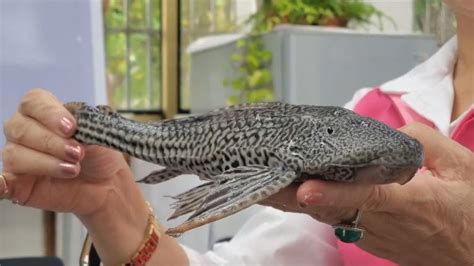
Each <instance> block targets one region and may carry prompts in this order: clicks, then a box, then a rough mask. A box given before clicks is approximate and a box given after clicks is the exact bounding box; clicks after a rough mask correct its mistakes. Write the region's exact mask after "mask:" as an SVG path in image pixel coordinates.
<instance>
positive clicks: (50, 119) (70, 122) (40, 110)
mask: <svg viewBox="0 0 474 266" xmlns="http://www.w3.org/2000/svg"><path fill="white" fill-rule="evenodd" d="M19 112H20V113H22V114H23V115H25V116H28V117H31V118H33V119H35V120H37V121H38V122H39V123H40V124H43V125H44V126H45V127H46V128H48V129H51V130H52V131H53V132H55V133H56V134H58V135H60V136H63V137H71V136H72V134H73V133H74V131H75V128H76V124H75V119H74V117H73V115H72V114H71V113H70V112H69V111H67V109H66V108H65V107H64V106H63V105H62V104H61V103H60V102H59V101H58V100H57V99H56V97H54V96H53V95H52V94H51V93H49V92H48V91H45V90H42V89H34V90H31V91H30V92H28V93H27V94H26V95H25V96H24V97H23V98H22V100H21V104H20V107H19Z"/></svg>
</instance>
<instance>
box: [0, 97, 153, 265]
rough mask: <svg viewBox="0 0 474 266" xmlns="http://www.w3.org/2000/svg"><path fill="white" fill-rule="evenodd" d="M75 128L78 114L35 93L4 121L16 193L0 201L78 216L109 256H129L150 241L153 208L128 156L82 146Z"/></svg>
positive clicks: (8, 172)
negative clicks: (145, 240) (147, 236)
mask: <svg viewBox="0 0 474 266" xmlns="http://www.w3.org/2000/svg"><path fill="white" fill-rule="evenodd" d="M75 130H76V124H75V119H74V117H73V116H72V115H71V114H70V113H69V111H67V110H66V109H65V108H64V106H63V105H62V104H61V103H60V102H59V101H58V100H57V99H56V98H55V97H54V96H53V95H52V94H51V93H49V92H47V91H45V90H39V89H35V90H32V91H30V92H28V93H27V94H26V95H25V96H24V97H23V99H22V101H21V104H20V105H19V107H18V111H17V112H16V113H15V114H14V115H13V117H11V118H10V119H9V120H8V121H7V122H6V123H5V127H4V133H5V136H6V145H5V148H4V150H3V167H4V169H3V175H4V176H5V178H6V181H7V187H8V190H9V193H8V194H6V195H0V198H2V197H6V198H7V199H10V200H12V201H13V202H15V203H19V204H22V205H26V206H30V207H35V208H40V209H44V210H51V211H56V212H71V213H74V214H75V215H77V216H78V218H79V219H81V221H82V222H83V223H84V225H85V226H86V227H87V229H88V230H89V233H90V234H91V236H92V238H93V240H94V243H95V244H96V248H97V249H98V251H99V253H100V254H101V256H102V259H104V261H107V262H109V263H111V264H114V263H118V262H120V261H126V259H128V258H129V257H130V256H131V254H133V252H135V250H136V248H137V247H138V245H139V243H140V242H141V241H142V239H143V232H144V231H145V228H146V227H147V218H148V215H149V210H148V207H147V205H146V203H145V201H144V198H143V195H142V193H141V191H140V190H139V188H138V186H137V185H136V184H135V182H134V179H133V175H132V172H131V171H130V169H129V167H128V165H127V163H126V161H125V159H124V157H123V156H122V155H121V153H119V152H116V151H113V150H110V149H106V148H102V147H99V146H84V145H81V144H79V143H78V142H76V141H75V140H74V139H73V138H72V135H73V134H74V131H75ZM0 193H3V189H0ZM109 220H110V221H114V222H110V223H107V222H104V221H109ZM120 239H122V240H123V239H126V240H127V241H122V240H120Z"/></svg>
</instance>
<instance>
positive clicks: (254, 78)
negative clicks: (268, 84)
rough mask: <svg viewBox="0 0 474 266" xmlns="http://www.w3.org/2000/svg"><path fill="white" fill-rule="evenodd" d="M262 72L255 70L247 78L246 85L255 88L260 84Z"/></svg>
mask: <svg viewBox="0 0 474 266" xmlns="http://www.w3.org/2000/svg"><path fill="white" fill-rule="evenodd" d="M262 75H263V74H262V71H260V70H257V71H255V72H253V73H252V74H251V75H250V76H249V77H248V83H249V85H250V87H255V86H257V85H258V84H260V83H261V79H262Z"/></svg>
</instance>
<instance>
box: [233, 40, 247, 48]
mask: <svg viewBox="0 0 474 266" xmlns="http://www.w3.org/2000/svg"><path fill="white" fill-rule="evenodd" d="M245 45H246V40H245V39H240V40H238V41H237V43H236V44H235V46H236V47H237V48H244V47H245Z"/></svg>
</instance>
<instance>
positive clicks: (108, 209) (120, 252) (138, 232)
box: [78, 177, 188, 265]
mask: <svg viewBox="0 0 474 266" xmlns="http://www.w3.org/2000/svg"><path fill="white" fill-rule="evenodd" d="M120 178H122V177H120ZM128 186H130V187H129V188H128V189H126V190H118V191H116V190H110V191H109V192H108V195H107V199H106V201H105V202H104V203H103V204H102V205H103V206H101V208H100V209H99V210H98V211H96V212H94V213H93V214H89V215H86V216H78V217H79V219H80V220H81V221H82V223H83V224H84V225H85V226H86V228H87V229H88V231H89V234H90V236H91V239H92V242H93V243H94V246H95V248H96V249H97V252H98V253H99V256H100V257H101V260H102V261H103V262H104V264H105V265H117V264H120V263H125V262H127V261H129V260H130V258H131V257H132V256H133V255H134V254H135V253H136V252H137V249H138V248H139V246H140V244H141V243H142V242H143V240H144V239H145V237H146V235H145V231H146V228H147V221H148V216H149V215H150V210H149V209H148V206H147V205H146V203H145V200H144V197H143V194H142V193H141V191H140V190H139V188H138V186H136V184H134V183H133V182H130V184H128ZM123 191H126V193H124V192H123ZM159 230H160V233H161V238H160V240H159V243H158V247H157V249H156V251H155V252H154V254H153V256H152V258H151V259H150V261H149V265H187V264H188V260H187V257H186V254H185V253H184V251H183V249H182V248H181V247H180V246H179V244H178V243H177V241H176V240H175V239H174V238H173V237H170V236H168V235H166V234H165V233H164V228H163V227H160V228H159Z"/></svg>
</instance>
